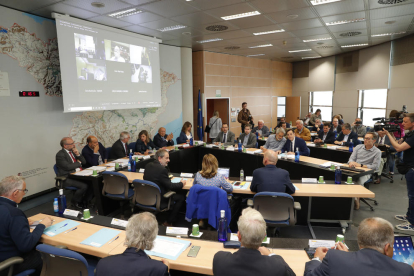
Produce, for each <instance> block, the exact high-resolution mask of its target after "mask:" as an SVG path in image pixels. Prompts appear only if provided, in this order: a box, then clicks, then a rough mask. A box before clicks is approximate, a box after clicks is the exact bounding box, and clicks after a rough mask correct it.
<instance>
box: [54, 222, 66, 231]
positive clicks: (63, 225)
mask: <svg viewBox="0 0 414 276" xmlns="http://www.w3.org/2000/svg"><path fill="white" fill-rule="evenodd" d="M66 225H68V224H67V223H66V224H65V225H63V226H61V227H59V228H58V229H60V228H63V227H65V226H66ZM58 229H56V230H55V231H57V230H58Z"/></svg>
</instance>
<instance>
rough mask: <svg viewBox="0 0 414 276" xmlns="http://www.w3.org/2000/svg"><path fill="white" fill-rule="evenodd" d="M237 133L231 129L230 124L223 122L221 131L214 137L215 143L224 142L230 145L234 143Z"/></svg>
mask: <svg viewBox="0 0 414 276" xmlns="http://www.w3.org/2000/svg"><path fill="white" fill-rule="evenodd" d="M235 137H236V135H234V133H233V132H231V131H229V125H228V124H226V123H223V126H222V127H221V131H220V132H219V134H217V137H216V138H215V139H214V141H213V142H214V144H218V143H224V145H225V146H230V145H233V144H234V140H235V139H236V138H235Z"/></svg>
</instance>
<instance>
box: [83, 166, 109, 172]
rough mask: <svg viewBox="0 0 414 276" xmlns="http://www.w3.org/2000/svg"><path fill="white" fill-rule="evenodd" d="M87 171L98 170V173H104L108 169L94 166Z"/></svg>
mask: <svg viewBox="0 0 414 276" xmlns="http://www.w3.org/2000/svg"><path fill="white" fill-rule="evenodd" d="M86 170H92V171H93V170H97V171H98V172H103V171H104V170H106V167H99V166H93V167H90V168H87V169H86Z"/></svg>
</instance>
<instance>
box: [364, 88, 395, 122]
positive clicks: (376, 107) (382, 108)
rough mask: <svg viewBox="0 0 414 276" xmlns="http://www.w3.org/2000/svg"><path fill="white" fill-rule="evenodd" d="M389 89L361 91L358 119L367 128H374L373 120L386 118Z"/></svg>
mask: <svg viewBox="0 0 414 276" xmlns="http://www.w3.org/2000/svg"><path fill="white" fill-rule="evenodd" d="M387 92H388V91H387V89H375V90H359V100H358V118H361V120H362V124H363V125H365V126H373V125H374V123H375V121H374V120H373V118H378V117H385V114H386V110H387Z"/></svg>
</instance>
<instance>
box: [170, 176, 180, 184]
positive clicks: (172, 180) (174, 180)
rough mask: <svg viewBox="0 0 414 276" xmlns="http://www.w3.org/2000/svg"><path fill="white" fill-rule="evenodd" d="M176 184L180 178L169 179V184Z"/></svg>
mask: <svg viewBox="0 0 414 276" xmlns="http://www.w3.org/2000/svg"><path fill="white" fill-rule="evenodd" d="M178 182H181V178H180V177H176V178H173V179H171V183H178Z"/></svg>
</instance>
